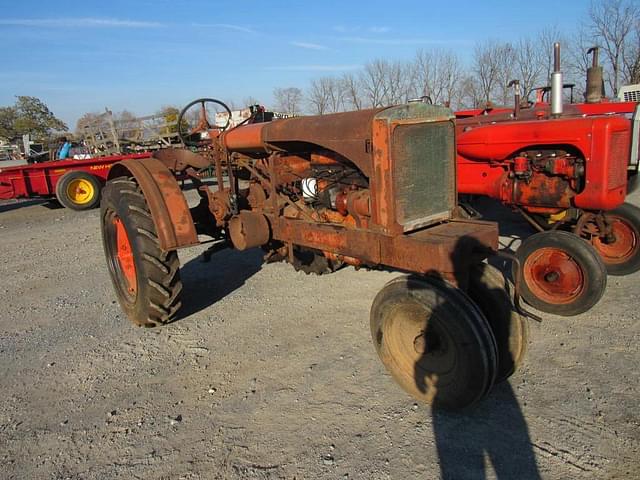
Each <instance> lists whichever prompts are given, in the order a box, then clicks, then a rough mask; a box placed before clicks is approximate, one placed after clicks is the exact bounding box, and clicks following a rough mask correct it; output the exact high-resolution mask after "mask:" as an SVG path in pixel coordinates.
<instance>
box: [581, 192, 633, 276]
mask: <svg viewBox="0 0 640 480" xmlns="http://www.w3.org/2000/svg"><path fill="white" fill-rule="evenodd" d="M604 215H605V219H606V220H607V222H609V223H610V224H611V228H612V234H613V237H614V240H613V241H611V242H606V241H604V240H603V239H601V238H600V237H599V236H597V235H596V236H593V237H592V238H591V239H590V242H591V245H593V247H594V248H595V249H596V251H597V252H598V253H599V254H600V256H601V257H602V261H603V262H604V264H605V266H606V267H607V272H608V273H609V274H610V275H629V274H631V273H634V272H637V271H638V270H640V209H639V208H638V207H636V206H634V205H631V204H629V203H625V204H623V205H621V206H619V207H618V208H616V209H614V210H611V211H608V212H606V213H605V214H604Z"/></svg>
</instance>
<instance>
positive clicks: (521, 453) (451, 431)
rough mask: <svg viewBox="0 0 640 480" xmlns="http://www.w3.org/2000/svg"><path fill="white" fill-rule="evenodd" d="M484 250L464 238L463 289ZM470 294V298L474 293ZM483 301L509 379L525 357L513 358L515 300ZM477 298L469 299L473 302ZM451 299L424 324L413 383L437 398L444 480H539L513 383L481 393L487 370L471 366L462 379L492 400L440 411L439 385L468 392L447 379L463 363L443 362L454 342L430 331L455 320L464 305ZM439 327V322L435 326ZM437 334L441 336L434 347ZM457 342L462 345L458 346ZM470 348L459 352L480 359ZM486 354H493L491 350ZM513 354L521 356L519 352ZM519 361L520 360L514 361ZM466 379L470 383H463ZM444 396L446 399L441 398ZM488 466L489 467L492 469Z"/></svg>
mask: <svg viewBox="0 0 640 480" xmlns="http://www.w3.org/2000/svg"><path fill="white" fill-rule="evenodd" d="M483 249H484V247H483V246H482V245H481V244H480V243H479V242H478V241H477V240H475V239H474V238H470V237H469V238H465V237H462V238H460V239H459V241H458V243H457V244H456V248H455V249H454V252H453V253H452V255H451V260H452V262H453V265H454V270H455V272H456V273H455V277H456V281H457V283H458V285H461V286H465V285H468V284H469V282H470V281H471V275H470V271H471V265H473V263H474V262H476V261H478V257H476V259H475V260H474V252H477V251H482V250H483ZM479 258H480V259H481V258H482V257H481V256H480V257H479ZM433 276H435V277H436V278H437V277H438V274H437V273H434V275H433ZM469 292H471V289H470V290H469ZM478 295H480V296H481V298H479V300H477V301H476V302H474V303H475V304H476V305H477V306H478V307H479V308H480V310H481V311H482V312H483V314H484V316H485V318H487V317H488V316H489V315H492V318H491V319H488V323H487V324H486V330H487V332H486V333H488V334H489V335H490V336H493V337H494V338H495V340H496V342H495V345H496V347H497V351H496V353H497V360H498V362H499V364H502V365H503V366H504V368H506V370H507V372H508V373H505V374H504V377H506V376H507V375H508V374H509V373H510V372H513V370H515V368H516V366H517V363H518V360H520V359H521V355H522V353H521V352H520V353H516V354H512V346H511V345H512V344H511V341H510V338H511V337H510V334H511V331H512V330H511V328H512V324H511V322H510V318H511V311H512V308H513V307H512V305H511V300H510V297H509V296H508V295H507V294H506V293H505V290H502V289H494V288H492V287H489V286H487V287H486V288H484V289H483V291H477V292H476V296H478ZM472 296H473V295H471V294H470V297H472ZM449 298H453V299H455V297H445V296H443V297H442V298H441V301H440V303H439V304H438V305H437V306H436V307H435V308H434V309H432V310H431V312H430V314H428V316H427V317H426V318H425V320H424V321H425V324H424V327H423V329H422V335H423V336H424V338H423V339H422V342H419V345H424V346H426V348H424V351H423V353H421V355H420V357H418V359H417V360H416V363H415V366H414V379H413V380H414V382H415V385H416V387H417V388H418V390H419V391H420V392H422V393H423V394H429V393H430V392H432V394H433V397H432V398H433V406H432V409H431V414H432V425H433V433H434V437H435V444H436V451H437V454H438V459H439V464H440V474H441V478H442V479H445V480H454V479H455V480H457V479H465V480H466V479H480V480H484V479H486V478H487V477H491V475H490V474H489V475H488V474H487V470H490V469H491V468H493V471H494V472H495V476H496V478H497V479H498V480H511V479H519V480H528V479H533V480H538V479H540V478H541V477H540V473H539V471H538V467H537V464H536V459H535V454H534V451H533V445H532V443H531V438H530V436H529V429H528V427H527V423H526V421H525V418H524V415H523V413H522V411H521V409H520V405H519V404H518V400H517V398H516V395H515V392H514V390H513V388H512V386H511V385H510V384H509V382H508V381H503V382H501V383H498V384H496V385H491V383H488V384H485V385H487V386H486V387H482V383H480V382H481V380H479V379H480V378H481V375H480V372H482V371H483V370H482V369H477V368H476V364H470V365H469V366H468V370H467V371H466V372H461V375H462V376H463V377H461V378H463V380H464V381H466V382H468V385H469V386H470V388H471V389H472V391H474V392H478V391H484V392H485V393H486V392H487V391H488V389H491V392H490V393H489V395H488V397H485V398H484V399H482V400H480V401H479V402H478V403H475V404H474V405H472V406H471V407H467V408H465V409H463V410H461V411H457V412H451V411H447V410H444V409H443V408H442V406H441V405H443V404H444V402H443V403H442V404H441V403H440V402H439V398H445V399H446V395H447V392H446V391H445V392H444V394H443V393H442V392H440V391H439V387H438V382H440V381H444V389H445V390H447V389H449V391H450V392H454V393H455V392H460V391H464V389H465V388H467V387H465V385H463V384H458V382H455V379H453V378H451V377H449V376H448V374H449V372H450V371H451V370H450V369H449V367H448V365H453V367H451V369H454V368H455V367H456V366H457V364H458V363H461V362H460V359H457V360H454V361H453V363H451V364H448V363H446V362H443V358H446V355H447V353H448V350H449V348H450V347H448V346H447V342H450V340H448V341H447V340H446V339H445V343H444V344H443V343H442V340H441V339H440V340H439V338H444V337H445V336H442V335H440V336H439V335H438V331H437V328H435V327H433V332H431V331H430V327H431V325H432V324H433V323H434V322H433V321H432V320H431V319H432V318H434V317H435V318H436V319H437V318H438V317H440V318H442V319H444V320H446V319H447V318H449V319H450V320H451V318H450V316H451V314H452V313H453V312H456V311H458V309H459V308H460V305H456V304H455V303H459V301H457V302H456V301H455V300H454V302H453V303H454V304H449V302H450V301H451V300H449ZM487 298H492V299H500V298H504V301H506V302H507V303H506V305H505V306H504V308H502V306H503V304H502V301H500V304H495V303H492V301H486V299H487ZM525 321H527V320H525ZM437 323H438V322H437V321H436V322H435V325H437ZM442 323H443V324H444V323H446V322H442ZM454 323H455V322H454ZM477 327H480V325H477ZM452 332H453V333H450V335H455V330H453V331H452ZM434 333H435V334H436V337H435V339H436V341H435V342H434V338H433V334H434ZM460 334H461V333H459V335H460ZM475 335H476V337H475V338H477V339H478V340H479V343H480V344H483V343H484V344H485V345H487V339H488V337H486V336H485V334H484V333H482V332H480V331H479V328H477V332H476V333H475ZM520 338H522V337H520ZM525 338H526V335H525ZM458 342H462V341H461V340H458ZM414 344H415V342H414ZM443 345H444V347H443ZM468 345H469V344H465V345H462V347H461V349H460V352H461V353H462V354H463V355H466V356H468V355H473V357H471V358H475V357H477V352H471V351H469V350H466V349H468V348H469V346H468ZM485 348H487V347H485ZM513 348H515V347H513ZM421 350H422V349H421ZM416 351H418V350H416ZM485 351H487V352H488V351H489V350H485ZM514 351H516V352H517V350H514ZM516 355H517V356H519V357H520V358H514V356H516ZM486 358H487V359H489V358H490V355H489V354H487V357H486ZM462 363H464V362H462ZM487 364H488V365H490V360H487ZM430 367H433V368H430ZM445 367H446V368H445ZM430 370H431V371H430ZM498 372H500V366H499V367H498ZM465 374H466V376H467V377H466V378H464V375H465ZM447 382H449V383H447ZM463 383H464V382H463ZM479 389H480V390H479ZM440 395H445V396H444V397H441V396H440ZM476 398H477V397H476ZM487 464H489V465H490V466H487Z"/></svg>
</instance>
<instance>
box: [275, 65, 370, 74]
mask: <svg viewBox="0 0 640 480" xmlns="http://www.w3.org/2000/svg"><path fill="white" fill-rule="evenodd" d="M361 67H362V65H279V66H273V67H265V70H280V71H284V70H286V71H290V72H342V71H345V70H357V69H358V68H361Z"/></svg>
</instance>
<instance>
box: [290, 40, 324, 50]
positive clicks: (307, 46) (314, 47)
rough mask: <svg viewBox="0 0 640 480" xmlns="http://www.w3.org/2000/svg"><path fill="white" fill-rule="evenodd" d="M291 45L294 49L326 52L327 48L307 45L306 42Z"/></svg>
mask: <svg viewBox="0 0 640 480" xmlns="http://www.w3.org/2000/svg"><path fill="white" fill-rule="evenodd" d="M290 44H291V45H293V46H294V47H300V48H306V49H309V50H326V49H327V47H325V46H324V45H318V44H317V43H307V42H291V43H290Z"/></svg>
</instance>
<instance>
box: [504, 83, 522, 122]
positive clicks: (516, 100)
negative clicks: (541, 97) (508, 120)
mask: <svg viewBox="0 0 640 480" xmlns="http://www.w3.org/2000/svg"><path fill="white" fill-rule="evenodd" d="M511 87H513V118H518V115H520V102H521V100H520V98H521V95H522V94H521V92H520V80H511V81H510V82H509V83H508V84H507V88H511Z"/></svg>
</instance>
